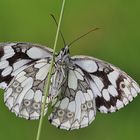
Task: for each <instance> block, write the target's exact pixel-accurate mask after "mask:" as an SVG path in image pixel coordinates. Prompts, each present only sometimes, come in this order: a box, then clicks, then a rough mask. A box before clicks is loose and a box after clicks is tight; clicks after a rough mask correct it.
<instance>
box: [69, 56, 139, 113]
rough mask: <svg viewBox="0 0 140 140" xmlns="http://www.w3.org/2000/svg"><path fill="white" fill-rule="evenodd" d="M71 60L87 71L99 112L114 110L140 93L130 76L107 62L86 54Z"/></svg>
mask: <svg viewBox="0 0 140 140" xmlns="http://www.w3.org/2000/svg"><path fill="white" fill-rule="evenodd" d="M72 60H73V62H74V63H75V64H76V65H77V66H79V67H80V68H81V69H82V70H84V72H85V73H87V75H88V77H87V78H88V80H89V82H90V87H91V89H92V92H93V95H94V97H95V103H96V108H97V110H98V111H100V112H101V113H110V112H116V111H117V110H119V109H121V108H123V107H124V106H126V105H127V104H128V103H129V102H131V101H132V100H133V99H134V98H135V97H136V96H137V95H138V93H140V87H139V85H138V84H137V83H136V82H135V81H134V80H133V79H132V78H131V77H130V76H128V75H127V74H126V73H125V72H123V71H121V70H120V69H119V68H117V67H115V66H113V65H111V64H109V63H107V62H104V61H102V60H98V59H96V58H93V57H88V56H75V57H73V58H72Z"/></svg>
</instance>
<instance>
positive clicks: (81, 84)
mask: <svg viewBox="0 0 140 140" xmlns="http://www.w3.org/2000/svg"><path fill="white" fill-rule="evenodd" d="M95 115H96V107H95V98H94V97H93V93H92V91H91V89H90V87H89V83H88V81H87V80H86V78H85V76H84V73H83V72H82V70H81V69H79V68H75V69H74V70H72V69H70V70H69V71H68V77H67V80H66V82H65V83H64V85H62V91H61V95H60V99H58V102H57V103H56V105H55V107H54V111H53V113H52V114H51V115H50V116H49V121H50V122H51V123H52V124H53V125H55V126H56V127H59V128H61V129H66V130H73V129H79V128H83V127H86V126H88V125H89V124H90V123H91V122H92V121H93V120H94V119H95Z"/></svg>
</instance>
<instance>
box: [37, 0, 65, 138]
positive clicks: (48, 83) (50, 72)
mask: <svg viewBox="0 0 140 140" xmlns="http://www.w3.org/2000/svg"><path fill="white" fill-rule="evenodd" d="M64 6H65V0H63V2H62V7H61V12H60V16H59V22H58V27H57V31H56V36H55V40H54V47H53V56H52V60H51V64H50V69H49V73H48V78H47V85H46V88H45V92H44V94H45V96H44V100H43V104H42V108H41V117H40V120H39V125H38V131H37V136H36V140H40V134H41V128H42V124H43V118H44V113H45V105H46V100H47V96H48V94H49V87H50V80H51V74H52V69H53V64H54V59H55V51H56V45H57V41H58V36H59V31H60V26H61V21H62V17H63V13H64Z"/></svg>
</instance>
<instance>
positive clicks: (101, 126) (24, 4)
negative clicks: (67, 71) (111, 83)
mask: <svg viewBox="0 0 140 140" xmlns="http://www.w3.org/2000/svg"><path fill="white" fill-rule="evenodd" d="M139 5H140V1H138V0H133V1H131V0H127V1H122V0H116V1H115V0H106V1H99V0H94V1H93V0H88V1H79V0H78V1H75V0H69V1H68V0H67V1H66V7H65V13H64V18H63V22H62V26H61V30H62V32H63V34H64V36H65V39H66V41H67V42H68V43H69V42H71V41H72V40H73V39H75V38H76V37H78V36H79V35H80V34H82V33H85V32H86V31H88V30H89V29H91V28H93V27H99V28H102V29H101V30H99V31H96V32H94V33H92V34H89V35H88V36H87V37H85V38H83V39H81V40H80V41H78V42H76V43H75V44H73V47H71V54H72V55H78V54H83V55H90V56H94V57H97V58H100V59H104V60H106V61H109V62H110V63H113V64H114V65H116V66H119V67H120V68H121V69H123V70H125V71H126V72H127V73H128V74H130V75H131V76H132V77H133V78H134V79H135V80H136V81H138V82H139V83H140V80H139V79H140V71H139V70H140V63H139V60H140V55H139V52H140V41H139V33H140V28H139V25H140V19H139V13H140V8H139ZM60 8H61V1H57V0H55V1H54V0H48V1H46V0H41V1H37V0H30V1H29V0H24V1H20V0H7V1H6V0H5V1H4V0H3V1H2V0H1V1H0V42H9V41H10V42H13V41H16V42H17V41H18V42H19V41H20V42H32V43H39V44H43V45H48V46H49V47H51V48H52V47H53V44H54V38H55V34H56V26H55V24H54V21H53V20H52V19H51V17H50V13H53V14H54V15H55V16H56V18H57V20H58V18H59V13H60ZM62 45H63V43H62V40H61V38H59V41H58V45H57V46H58V47H57V50H58V51H59V50H60V49H61V48H62V47H63V46H62ZM0 106H1V107H0V139H2V140H25V139H26V140H35V137H36V132H37V127H38V122H39V121H27V120H24V119H21V118H17V117H16V116H15V115H14V114H13V113H11V112H10V111H9V110H8V109H7V107H5V105H4V102H3V92H1V94H0ZM139 106H140V97H137V98H136V99H135V100H134V101H133V102H132V103H131V104H129V105H128V106H127V107H125V108H124V109H122V110H120V111H119V112H117V113H113V114H109V115H104V114H100V113H97V116H96V120H95V121H94V122H93V123H92V124H91V125H90V126H89V127H87V128H84V129H80V130H76V131H71V132H67V131H64V130H59V129H57V128H55V127H53V126H52V125H50V124H49V122H48V120H47V115H46V116H45V117H44V123H43V129H42V134H41V139H40V140H46V139H47V140H49V139H53V140H65V139H66V140H78V139H80V140H85V139H88V140H96V139H98V140H118V139H119V140H132V139H134V140H139V137H140V134H139V130H140V121H139V116H140V111H139ZM49 112H50V110H49Z"/></svg>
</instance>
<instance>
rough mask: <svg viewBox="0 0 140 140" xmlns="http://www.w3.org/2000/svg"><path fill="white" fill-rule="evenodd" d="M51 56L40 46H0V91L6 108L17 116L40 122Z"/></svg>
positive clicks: (27, 44)
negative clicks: (0, 89)
mask: <svg viewBox="0 0 140 140" xmlns="http://www.w3.org/2000/svg"><path fill="white" fill-rule="evenodd" d="M51 56H52V50H51V49H48V48H44V47H42V46H39V45H34V44H30V43H3V44H0V88H2V89H4V90H5V93H4V101H5V104H6V106H7V107H8V108H9V110H11V111H12V112H14V113H15V114H16V115H18V116H20V117H23V118H26V119H38V118H39V116H40V112H41V104H42V100H43V90H44V85H45V79H46V78H47V74H48V70H49V66H50V63H49V62H50V59H51ZM46 111H47V105H46V109H45V112H46Z"/></svg>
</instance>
